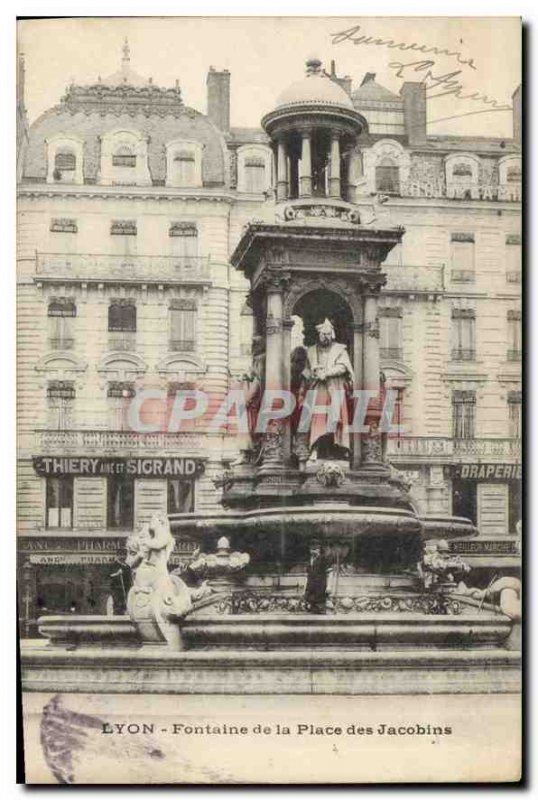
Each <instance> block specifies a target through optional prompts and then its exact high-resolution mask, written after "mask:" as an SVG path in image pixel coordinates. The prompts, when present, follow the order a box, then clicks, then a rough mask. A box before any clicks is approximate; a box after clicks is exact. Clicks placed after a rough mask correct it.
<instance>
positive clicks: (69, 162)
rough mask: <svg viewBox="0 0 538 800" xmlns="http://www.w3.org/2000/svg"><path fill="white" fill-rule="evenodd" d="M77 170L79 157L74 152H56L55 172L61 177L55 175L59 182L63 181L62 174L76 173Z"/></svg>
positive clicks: (65, 149) (69, 150) (64, 149)
mask: <svg viewBox="0 0 538 800" xmlns="http://www.w3.org/2000/svg"><path fill="white" fill-rule="evenodd" d="M76 168H77V157H76V155H75V153H74V152H73V150H71V149H67V148H63V149H62V150H57V151H56V155H55V156H54V171H55V173H60V174H59V175H57V174H55V177H56V178H57V180H61V173H62V172H74V171H75V169H76Z"/></svg>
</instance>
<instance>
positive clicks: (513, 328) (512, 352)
mask: <svg viewBox="0 0 538 800" xmlns="http://www.w3.org/2000/svg"><path fill="white" fill-rule="evenodd" d="M507 324H508V352H507V354H506V358H507V360H508V361H519V360H520V358H521V312H520V311H509V312H508V314H507Z"/></svg>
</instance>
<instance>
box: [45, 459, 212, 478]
mask: <svg viewBox="0 0 538 800" xmlns="http://www.w3.org/2000/svg"><path fill="white" fill-rule="evenodd" d="M33 463H34V469H35V471H36V472H37V474H38V475H43V476H59V475H74V476H82V475H88V476H92V475H99V476H101V475H104V476H107V475H131V476H133V477H137V478H195V477H196V476H198V475H199V474H200V473H201V472H203V470H204V462H203V461H202V460H201V459H199V458H184V457H178V458H90V457H88V456H35V457H34V458H33Z"/></svg>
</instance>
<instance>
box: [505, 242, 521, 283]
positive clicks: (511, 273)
mask: <svg viewBox="0 0 538 800" xmlns="http://www.w3.org/2000/svg"><path fill="white" fill-rule="evenodd" d="M506 280H507V282H508V283H521V236H517V235H510V236H507V237H506Z"/></svg>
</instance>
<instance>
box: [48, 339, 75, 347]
mask: <svg viewBox="0 0 538 800" xmlns="http://www.w3.org/2000/svg"><path fill="white" fill-rule="evenodd" d="M74 345H75V340H74V339H70V338H67V337H65V338H64V337H62V338H51V339H49V347H50V349H51V350H72V349H73V347H74Z"/></svg>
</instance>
